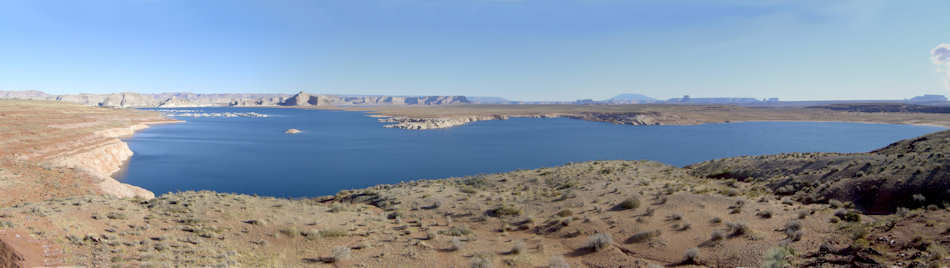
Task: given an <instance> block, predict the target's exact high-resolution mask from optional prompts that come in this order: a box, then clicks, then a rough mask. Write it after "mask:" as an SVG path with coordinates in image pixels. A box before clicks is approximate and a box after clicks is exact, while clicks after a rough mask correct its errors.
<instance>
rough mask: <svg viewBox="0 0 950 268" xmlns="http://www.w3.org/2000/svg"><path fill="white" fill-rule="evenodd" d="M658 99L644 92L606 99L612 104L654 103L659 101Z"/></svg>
mask: <svg viewBox="0 0 950 268" xmlns="http://www.w3.org/2000/svg"><path fill="white" fill-rule="evenodd" d="M657 101H658V100H657V99H654V98H651V97H648V96H646V95H643V94H620V95H617V96H614V97H613V98H610V99H608V100H606V102H607V103H611V104H640V103H654V102H657Z"/></svg>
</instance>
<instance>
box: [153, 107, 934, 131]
mask: <svg viewBox="0 0 950 268" xmlns="http://www.w3.org/2000/svg"><path fill="white" fill-rule="evenodd" d="M213 107H220V108H239V109H243V108H247V109H253V108H277V109H301V110H327V111H350V112H362V113H363V114H364V115H365V116H367V117H370V118H374V119H376V120H377V122H379V123H381V124H382V125H383V127H385V128H399V129H407V130H431V129H445V128H453V127H457V126H463V125H467V124H470V123H474V122H479V121H490V120H508V119H511V118H568V119H575V120H584V121H591V122H604V123H612V124H617V125H631V126H651V125H665V126H666V125H668V126H690V125H701V124H716V123H739V122H840V123H867V124H895V125H913V126H929V127H940V128H948V129H950V114H936V113H865V112H839V111H826V110H815V109H808V108H759V107H752V108H750V107H741V106H728V105H725V106H724V105H667V106H666V107H673V111H664V112H655V111H634V112H623V111H596V110H597V109H602V110H610V109H622V108H625V107H633V108H646V109H649V108H650V107H652V106H650V105H606V106H603V107H599V106H590V107H584V106H571V105H546V106H545V107H555V108H585V109H589V110H590V111H587V110H585V111H574V112H554V111H537V112H527V113H518V112H515V113H508V112H487V113H484V114H479V113H470V114H453V113H454V111H447V112H441V113H440V111H439V109H443V110H451V109H464V108H468V107H476V108H480V107H494V106H490V105H470V106H465V105H441V106H439V105H437V106H409V105H393V106H325V107H290V106H213ZM499 107H505V108H516V109H524V108H533V107H532V106H531V105H527V106H521V105H501V106H499ZM706 107H714V108H718V109H722V110H723V111H726V112H729V110H730V109H745V110H749V111H753V112H754V111H763V109H766V110H768V109H773V110H768V111H770V112H775V111H777V110H779V109H781V110H783V112H784V110H788V111H789V112H800V114H792V116H795V115H800V116H821V115H825V116H847V117H848V118H842V119H839V120H827V119H822V118H815V119H797V118H794V119H788V118H763V119H754V118H751V119H728V118H692V117H690V116H687V115H689V113H690V112H693V111H692V110H691V109H696V108H706ZM179 108H181V109H189V108H191V109H195V108H208V107H175V108H155V109H179ZM136 109H139V108H136ZM386 109H405V110H416V111H424V112H426V113H427V114H425V115H416V116H413V115H408V114H410V113H411V112H413V111H410V112H408V113H407V112H404V111H399V112H397V111H392V110H391V111H387V110H386ZM677 109H680V110H682V111H677ZM153 111H156V110H153ZM431 111H434V112H431ZM400 113H403V114H400ZM808 113H817V114H808ZM829 114H830V115H829ZM895 114H896V115H898V116H910V117H911V118H908V119H894V120H897V121H896V122H894V121H887V120H864V119H862V118H861V117H868V116H870V117H887V116H894V115H895ZM770 116H774V117H779V116H781V114H780V115H779V116H776V115H774V114H773V115H766V116H764V117H770ZM913 116H924V117H931V118H925V119H920V118H918V119H913ZM699 117H702V116H699ZM935 117H944V118H935ZM920 120H924V121H931V122H915V121H920ZM941 121H942V123H940V122H941Z"/></svg>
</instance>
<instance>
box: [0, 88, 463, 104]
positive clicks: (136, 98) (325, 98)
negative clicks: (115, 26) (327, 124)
mask: <svg viewBox="0 0 950 268" xmlns="http://www.w3.org/2000/svg"><path fill="white" fill-rule="evenodd" d="M0 99H26V100H51V101H64V102H72V103H79V104H84V105H90V106H102V107H121V108H126V107H134V108H143V107H157V108H169V107H209V106H236V107H253V106H295V107H318V106H346V105H446V104H468V103H471V102H470V101H469V100H468V99H467V98H465V96H355V95H323V94H309V93H305V92H303V91H301V92H298V93H297V94H293V95H291V94H198V93H186V92H179V93H158V94H140V93H131V92H122V93H111V94H70V95H51V94H46V93H43V92H40V91H0Z"/></svg>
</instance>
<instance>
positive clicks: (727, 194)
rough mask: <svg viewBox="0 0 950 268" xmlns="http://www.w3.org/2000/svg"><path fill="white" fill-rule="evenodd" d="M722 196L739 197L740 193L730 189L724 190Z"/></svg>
mask: <svg viewBox="0 0 950 268" xmlns="http://www.w3.org/2000/svg"><path fill="white" fill-rule="evenodd" d="M722 194H723V195H725V196H737V195H739V191H736V189H732V188H729V189H725V190H722Z"/></svg>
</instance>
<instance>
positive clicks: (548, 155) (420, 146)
mask: <svg viewBox="0 0 950 268" xmlns="http://www.w3.org/2000/svg"><path fill="white" fill-rule="evenodd" d="M157 110H160V111H161V110H162V109H157ZM179 110H190V111H197V112H209V113H211V112H256V113H261V114H266V115H269V117H266V118H247V117H237V118H220V117H216V118H209V117H199V118H191V117H179V118H178V119H183V120H186V121H187V123H183V124H170V125H157V126H152V127H151V128H149V129H146V130H143V131H140V132H138V133H136V134H135V136H133V137H131V138H130V139H128V140H127V142H128V143H129V146H130V147H131V148H132V151H133V152H135V155H134V156H132V158H131V159H130V160H129V163H128V165H127V167H126V168H125V169H124V170H123V171H122V172H121V173H120V174H118V175H117V176H118V178H119V179H120V180H121V181H123V182H125V183H129V184H133V185H137V186H141V187H144V188H146V189H148V190H150V191H153V192H155V194H162V193H166V192H175V191H184V190H214V191H218V192H233V193H245V194H258V195H266V196H279V197H306V196H319V195H327V194H334V193H336V192H338V191H340V190H343V189H354V188H363V187H367V186H372V185H376V184H382V183H398V182H400V181H407V180H414V179H421V178H444V177H458V176H466V175H475V174H480V173H495V172H505V171H511V170H516V169H534V168H540V167H550V166H557V165H562V164H566V163H569V162H580V161H590V160H655V161H659V162H663V163H667V164H671V165H676V166H684V165H688V164H692V163H696V162H700V161H705V160H710V159H715V158H723V157H732V156H740V155H762V154H776V153H783V152H866V151H870V150H873V149H877V148H880V147H883V146H886V145H887V144H890V143H892V142H895V141H898V140H901V139H906V138H911V137H916V136H920V135H924V134H927V133H932V132H936V131H940V130H943V128H938V127H926V126H909V125H886V124H860V123H826V122H749V123H728V124H704V125H695V126H629V125H613V124H608V123H600V122H589V121H582V120H574V119H566V118H553V119H537V118H514V119H510V120H494V121H482V122H476V123H473V124H469V125H465V126H460V127H455V128H449V129H438V130H421V131H420V130H403V129H392V128H383V127H382V126H383V124H382V123H379V122H377V121H376V119H375V118H370V117H367V116H365V114H363V113H360V112H346V111H324V110H299V109H281V108H188V109H179ZM289 128H296V129H300V130H302V131H303V132H302V133H299V134H294V135H289V134H284V131H285V130H287V129H289Z"/></svg>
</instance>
